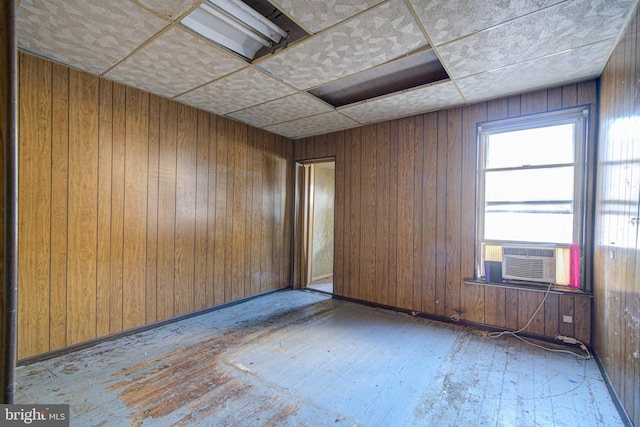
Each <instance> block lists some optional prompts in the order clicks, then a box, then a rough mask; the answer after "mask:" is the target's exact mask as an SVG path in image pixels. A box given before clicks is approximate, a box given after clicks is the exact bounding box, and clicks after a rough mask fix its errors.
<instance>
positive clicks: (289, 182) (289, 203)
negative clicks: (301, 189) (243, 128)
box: [279, 137, 335, 288]
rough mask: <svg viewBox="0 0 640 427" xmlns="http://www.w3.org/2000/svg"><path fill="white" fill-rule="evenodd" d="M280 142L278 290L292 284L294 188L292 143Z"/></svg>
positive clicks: (285, 139)
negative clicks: (280, 273)
mask: <svg viewBox="0 0 640 427" xmlns="http://www.w3.org/2000/svg"><path fill="white" fill-rule="evenodd" d="M282 142H283V144H284V159H283V163H282V167H283V168H284V171H283V179H284V184H283V187H282V188H284V191H282V190H281V191H282V198H283V199H284V212H283V213H284V216H283V218H282V220H283V227H284V236H283V239H282V245H283V247H282V250H281V254H282V261H283V263H284V264H283V278H282V282H281V283H280V285H279V288H282V287H284V286H289V285H291V284H292V283H293V282H292V279H293V278H292V277H291V270H292V268H291V267H292V259H291V256H290V254H291V250H292V245H291V238H292V221H293V192H294V186H293V179H294V178H293V141H290V140H289V139H287V138H285V137H282ZM334 155H335V153H334Z"/></svg>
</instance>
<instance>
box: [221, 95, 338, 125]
mask: <svg viewBox="0 0 640 427" xmlns="http://www.w3.org/2000/svg"><path fill="white" fill-rule="evenodd" d="M332 110H333V107H331V106H329V105H327V104H325V103H324V102H322V101H319V100H317V99H316V98H314V97H312V96H309V95H307V94H304V93H297V94H295V95H291V96H287V97H285V98H280V99H276V100H274V101H270V102H266V103H264V104H260V105H256V106H254V107H249V108H246V109H244V110H240V111H236V112H235V113H231V114H229V115H228V116H229V117H231V118H234V119H236V120H239V121H241V122H244V123H247V124H250V125H252V126H255V127H259V128H261V127H264V126H270V125H273V124H276V123H282V122H288V121H291V120H295V119H300V118H303V117H308V116H315V115H318V114H321V113H326V112H328V111H332Z"/></svg>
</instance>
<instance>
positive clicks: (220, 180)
mask: <svg viewBox="0 0 640 427" xmlns="http://www.w3.org/2000/svg"><path fill="white" fill-rule="evenodd" d="M226 125H227V120H226V119H223V118H221V117H218V118H217V122H216V214H215V223H216V228H215V239H214V269H213V277H214V279H213V280H214V283H215V285H214V286H215V287H214V300H215V302H216V303H218V304H221V303H224V302H226V301H228V300H227V295H229V297H230V296H231V295H230V293H229V294H227V285H228V283H229V282H228V281H227V272H226V268H225V267H226V262H225V261H226V249H227V229H226V226H227V223H228V221H227V190H228V183H227V181H228V180H227V171H228V169H229V167H228V163H227V162H228V159H227V139H226ZM229 194H232V193H229ZM229 246H230V245H229Z"/></svg>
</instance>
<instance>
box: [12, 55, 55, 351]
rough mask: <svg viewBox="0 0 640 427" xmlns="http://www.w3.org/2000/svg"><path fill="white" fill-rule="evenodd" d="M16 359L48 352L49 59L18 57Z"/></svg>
mask: <svg viewBox="0 0 640 427" xmlns="http://www.w3.org/2000/svg"><path fill="white" fill-rule="evenodd" d="M19 67H20V70H21V74H20V95H19V96H20V100H19V102H18V108H19V118H18V119H19V129H20V134H19V137H20V145H19V166H18V174H19V175H18V186H19V189H18V197H19V199H18V200H19V201H18V203H19V206H20V209H19V211H18V234H19V239H18V260H19V270H18V283H19V291H18V292H19V293H20V297H19V298H18V331H19V333H20V339H19V340H18V357H19V358H22V357H26V356H28V355H31V354H37V353H42V352H45V351H48V350H49V292H50V290H49V283H50V276H49V271H50V262H51V259H50V253H51V246H50V245H51V242H50V238H51V234H50V226H51V224H50V218H51V119H52V116H51V115H52V112H51V96H52V88H51V85H52V67H51V63H49V62H45V61H44V60H42V59H38V58H35V57H33V56H30V55H25V54H21V55H20V65H19Z"/></svg>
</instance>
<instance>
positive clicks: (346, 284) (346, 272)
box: [334, 129, 355, 296]
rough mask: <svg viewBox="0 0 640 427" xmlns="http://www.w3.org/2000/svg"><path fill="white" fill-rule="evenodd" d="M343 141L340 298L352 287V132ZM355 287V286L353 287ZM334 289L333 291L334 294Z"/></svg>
mask: <svg viewBox="0 0 640 427" xmlns="http://www.w3.org/2000/svg"><path fill="white" fill-rule="evenodd" d="M343 135H344V137H343V139H344V147H343V151H344V156H343V158H344V160H343V169H344V185H343V188H344V217H343V218H344V220H343V224H344V226H343V235H344V240H343V242H344V248H343V258H342V265H343V275H342V280H343V282H342V286H341V287H340V294H339V295H342V296H349V295H350V289H351V286H352V279H351V271H350V267H351V247H352V245H353V241H352V240H351V206H352V200H351V193H352V192H353V184H352V182H351V174H352V172H353V165H352V164H351V157H352V149H351V142H352V131H351V130H350V129H349V130H346V131H344V132H343ZM336 186H338V182H337V181H336ZM353 286H355V284H354V285H353ZM335 291H336V289H334V292H335Z"/></svg>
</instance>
